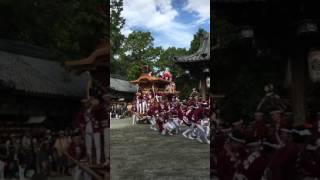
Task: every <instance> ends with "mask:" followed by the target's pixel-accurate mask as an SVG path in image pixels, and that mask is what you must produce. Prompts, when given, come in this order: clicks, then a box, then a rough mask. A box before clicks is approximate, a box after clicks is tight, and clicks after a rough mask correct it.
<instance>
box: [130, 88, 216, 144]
mask: <svg viewBox="0 0 320 180" xmlns="http://www.w3.org/2000/svg"><path fill="white" fill-rule="evenodd" d="M194 92H196V90H195V89H193V93H191V95H190V97H189V99H188V100H183V101H180V100H179V98H178V97H177V96H176V95H173V94H171V95H164V94H161V93H156V95H155V96H153V93H149V92H138V93H137V94H136V96H135V102H134V103H133V104H134V105H133V106H132V112H133V124H136V123H137V121H141V120H147V121H148V122H149V123H150V129H153V130H155V131H159V133H160V134H161V135H173V134H180V133H182V135H183V136H184V137H186V138H189V139H196V140H198V141H199V142H201V143H208V144H210V140H209V135H210V130H209V127H210V121H209V117H210V113H211V111H210V100H209V99H201V98H199V96H198V95H197V94H195V93H194ZM183 127H187V129H186V130H185V131H183V132H182V130H183Z"/></svg>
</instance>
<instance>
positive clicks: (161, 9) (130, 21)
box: [122, 0, 195, 48]
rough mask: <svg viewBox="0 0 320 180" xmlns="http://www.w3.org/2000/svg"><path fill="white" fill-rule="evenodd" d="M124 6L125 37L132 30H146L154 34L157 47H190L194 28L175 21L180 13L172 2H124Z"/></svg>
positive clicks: (131, 0) (148, 0)
mask: <svg viewBox="0 0 320 180" xmlns="http://www.w3.org/2000/svg"><path fill="white" fill-rule="evenodd" d="M123 5H124V6H123V11H122V16H123V17H124V18H125V19H126V24H125V27H124V29H123V30H122V33H123V34H124V35H128V34H129V33H130V32H131V31H132V29H145V30H147V31H150V32H151V33H152V34H153V36H154V38H155V45H161V46H163V47H165V48H166V47H169V46H176V47H189V46H190V41H191V40H192V38H193V33H194V31H195V30H194V27H193V26H192V25H188V24H182V23H180V22H177V21H176V20H175V18H176V17H177V16H178V15H179V12H178V11H176V10H175V9H174V8H173V7H172V4H171V0H124V2H123ZM154 34H156V36H155V35H154Z"/></svg>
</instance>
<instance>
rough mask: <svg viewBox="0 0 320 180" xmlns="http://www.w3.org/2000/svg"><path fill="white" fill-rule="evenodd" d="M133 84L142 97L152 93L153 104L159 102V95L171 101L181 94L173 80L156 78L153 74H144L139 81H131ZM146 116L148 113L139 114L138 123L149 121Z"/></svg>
mask: <svg viewBox="0 0 320 180" xmlns="http://www.w3.org/2000/svg"><path fill="white" fill-rule="evenodd" d="M131 83H132V84H135V85H137V86H138V92H137V93H141V95H142V96H143V95H146V94H147V93H148V92H152V99H150V101H151V102H155V101H157V100H156V96H157V95H160V96H161V97H162V99H163V100H169V99H172V97H177V96H178V95H179V93H180V92H179V91H176V88H175V83H174V82H173V81H172V80H168V79H164V78H161V77H156V76H153V75H151V73H145V72H144V73H142V74H141V75H140V77H139V78H138V79H136V80H133V81H131ZM146 115H147V114H146V113H138V114H137V118H138V119H137V121H138V122H139V121H140V122H141V121H147V120H146Z"/></svg>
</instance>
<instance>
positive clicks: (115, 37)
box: [110, 0, 125, 54]
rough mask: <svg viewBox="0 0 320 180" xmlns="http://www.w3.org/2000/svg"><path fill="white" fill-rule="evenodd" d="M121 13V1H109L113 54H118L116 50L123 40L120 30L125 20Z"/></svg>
mask: <svg viewBox="0 0 320 180" xmlns="http://www.w3.org/2000/svg"><path fill="white" fill-rule="evenodd" d="M122 11H123V0H111V2H110V12H111V13H110V17H111V18H110V26H111V28H110V32H111V33H110V34H111V37H110V39H111V44H112V47H111V48H112V52H113V54H118V50H119V48H120V46H121V44H122V42H123V40H124V38H125V37H124V35H123V34H121V29H122V28H123V26H124V24H125V19H124V18H123V17H122V16H121V12H122Z"/></svg>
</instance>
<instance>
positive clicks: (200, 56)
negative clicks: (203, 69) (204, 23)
mask: <svg viewBox="0 0 320 180" xmlns="http://www.w3.org/2000/svg"><path fill="white" fill-rule="evenodd" d="M173 60H174V61H175V62H197V61H209V60H210V33H206V34H204V37H203V39H202V42H201V44H200V47H199V49H198V51H197V52H195V53H194V54H191V55H188V56H181V57H173Z"/></svg>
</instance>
